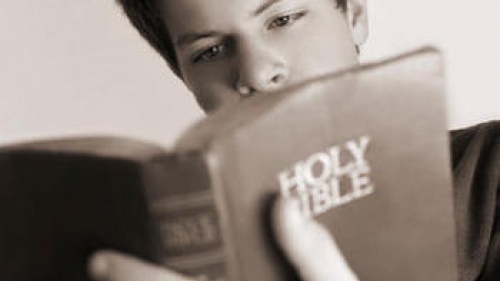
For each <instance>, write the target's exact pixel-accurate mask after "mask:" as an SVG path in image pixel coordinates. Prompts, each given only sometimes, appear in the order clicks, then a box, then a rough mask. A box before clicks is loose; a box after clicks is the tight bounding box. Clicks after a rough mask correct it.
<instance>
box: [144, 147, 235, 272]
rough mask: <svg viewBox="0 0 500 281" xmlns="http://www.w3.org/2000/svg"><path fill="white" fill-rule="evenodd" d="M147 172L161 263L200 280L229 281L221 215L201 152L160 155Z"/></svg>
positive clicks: (145, 177)
mask: <svg viewBox="0 0 500 281" xmlns="http://www.w3.org/2000/svg"><path fill="white" fill-rule="evenodd" d="M144 175H145V176H144V181H145V187H146V194H147V201H148V202H147V203H148V207H149V211H150V213H151V217H152V224H151V225H152V228H151V229H152V231H153V236H154V237H157V239H158V242H157V244H158V245H159V249H156V252H157V253H158V254H157V256H158V258H157V259H158V262H160V263H161V264H162V265H164V266H165V267H168V268H169V269H173V270H175V271H177V272H180V273H182V274H185V275H188V276H191V277H194V278H195V279H196V280H203V281H205V280H206V281H222V280H227V272H226V262H225V260H226V259H225V257H224V249H223V239H222V233H221V228H220V218H219V216H218V213H217V209H216V206H215V200H214V193H213V192H214V191H213V189H212V188H211V180H210V174H209V170H208V166H207V163H206V161H205V159H204V157H203V154H202V152H200V151H193V152H187V153H186V152H183V153H172V154H168V155H162V156H159V157H155V158H153V159H152V160H151V161H150V162H149V163H148V165H147V166H146V169H145V172H144Z"/></svg>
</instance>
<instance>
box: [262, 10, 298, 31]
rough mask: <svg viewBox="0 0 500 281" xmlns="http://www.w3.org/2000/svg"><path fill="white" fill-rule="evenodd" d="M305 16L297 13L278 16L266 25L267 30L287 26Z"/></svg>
mask: <svg viewBox="0 0 500 281" xmlns="http://www.w3.org/2000/svg"><path fill="white" fill-rule="evenodd" d="M305 14H306V13H305V12H297V13H291V14H286V15H281V16H278V17H276V18H274V19H273V20H272V21H271V22H270V23H269V24H268V26H267V29H277V28H280V27H285V26H288V25H290V24H293V23H294V22H295V21H296V20H298V19H300V18H301V17H303V16H304V15H305Z"/></svg>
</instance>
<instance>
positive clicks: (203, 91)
mask: <svg viewBox="0 0 500 281" xmlns="http://www.w3.org/2000/svg"><path fill="white" fill-rule="evenodd" d="M119 2H120V3H121V4H122V6H123V8H124V10H125V12H126V14H127V16H128V17H129V19H130V20H131V22H132V23H133V24H134V25H135V27H136V28H137V29H138V30H139V32H140V33H141V34H142V35H143V37H145V38H146V39H147V40H148V41H149V42H150V44H151V45H152V46H153V47H154V48H155V49H156V50H157V51H158V52H159V53H160V54H161V55H162V56H163V58H164V59H165V60H166V61H167V62H168V63H169V65H170V67H171V68H172V69H173V71H174V72H175V73H176V74H177V75H178V76H179V77H180V78H181V79H182V80H183V82H184V83H185V84H186V85H187V87H188V88H189V89H190V90H191V91H192V92H193V94H194V95H195V96H196V100H197V102H198V104H199V105H200V106H201V107H202V108H203V110H205V112H207V113H209V114H210V112H212V111H214V110H216V109H219V108H222V107H227V106H232V105H233V104H234V103H236V102H239V101H240V100H241V99H244V98H246V97H248V96H251V95H259V94H266V93H270V92H272V91H274V90H277V89H280V88H282V87H285V86H287V85H290V84H293V83H297V82H300V81H303V80H306V79H309V78H311V77H314V76H318V75H323V74H327V73H331V72H335V71H337V70H340V69H343V68H347V67H350V66H353V65H356V64H357V63H358V61H357V55H358V50H359V47H360V46H361V45H362V44H363V43H364V42H365V41H366V39H367V35H368V23H367V11H366V0H156V1H155V0H120V1H119ZM498 127H499V126H498V124H494V123H490V124H486V125H482V126H479V127H476V128H475V129H471V130H464V131H460V132H455V133H454V134H453V135H452V136H453V153H454V154H453V155H454V164H455V166H454V168H455V188H456V207H457V208H456V209H457V212H456V213H457V225H458V231H459V244H458V248H459V253H458V258H459V266H460V275H461V279H462V280H477V278H484V280H486V278H495V277H494V276H495V268H496V266H495V265H496V263H497V262H496V257H495V251H494V249H495V247H496V243H491V245H490V241H494V240H492V239H494V238H495V237H493V235H494V233H495V232H494V230H493V225H494V224H493V222H494V219H495V216H494V214H495V209H494V208H495V196H496V189H497V188H498V177H499V175H498V174H499V170H500V168H499V166H498V165H499V163H500V148H499V141H498V139H499V138H498V131H499V129H498ZM273 215H274V216H276V217H277V219H276V220H275V222H276V223H275V226H276V230H275V232H276V235H277V236H278V240H279V241H280V242H281V243H282V246H283V248H284V251H285V252H286V253H287V254H288V257H289V259H290V260H291V261H292V263H293V264H294V265H296V266H297V268H298V271H299V272H300V274H301V276H302V277H303V278H304V280H310V281H321V280H333V281H335V280H356V277H355V275H354V274H353V273H352V272H351V271H350V270H349V268H348V266H347V265H346V263H345V262H344V260H343V259H342V255H341V254H340V253H339V252H338V250H337V248H336V246H335V243H334V242H333V240H331V239H329V238H328V239H323V238H321V239H318V238H317V237H318V236H328V234H327V233H326V232H325V231H324V229H322V228H321V226H320V225H319V224H316V223H315V222H312V221H307V220H305V219H303V218H301V217H300V216H299V215H298V214H297V212H296V209H294V203H293V202H282V201H280V202H278V203H277V206H276V210H275V212H274V214H273ZM289 228H293V229H294V231H285V229H289ZM297 232H300V233H301V234H300V235H301V237H309V238H310V239H303V238H302V239H294V237H290V236H292V235H294V234H293V233H297ZM488 255H489V256H488ZM487 257H488V261H487V262H486V258H487ZM325 260H327V261H328V262H329V264H332V265H334V266H327V267H324V266H321V267H320V270H318V267H317V266H315V264H320V263H321V262H325ZM315 261H316V262H315ZM318 261H321V262H318ZM90 270H91V273H93V274H94V276H95V277H96V279H98V280H116V281H118V280H123V281H126V280H164V281H169V280H170V281H175V280H189V279H186V278H184V277H181V276H178V275H176V274H174V273H171V272H167V271H166V270H162V269H159V268H157V267H154V266H151V265H147V264H144V263H142V262H139V261H137V260H135V259H133V258H131V257H127V256H124V255H121V254H118V253H112V252H101V253H98V254H97V255H95V256H94V258H93V259H92V260H91V263H90ZM322 270H327V271H328V272H325V271H322ZM481 272H482V275H480V273H481ZM155 278H156V279H155ZM481 280H483V279H481Z"/></svg>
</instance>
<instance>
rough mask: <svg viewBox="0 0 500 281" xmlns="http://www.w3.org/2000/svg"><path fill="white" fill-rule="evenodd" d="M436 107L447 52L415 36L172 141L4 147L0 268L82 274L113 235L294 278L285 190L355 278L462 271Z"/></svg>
mask: <svg viewBox="0 0 500 281" xmlns="http://www.w3.org/2000/svg"><path fill="white" fill-rule="evenodd" d="M445 112H446V111H445V96H444V88H443V67H442V58H441V55H440V53H439V52H438V51H437V50H435V49H433V48H424V49H421V50H418V51H415V52H411V53H408V54H404V55H401V56H398V57H395V58H391V59H388V60H385V61H381V62H378V63H373V64H367V65H362V66H358V67H355V68H353V69H349V70H345V71H341V72H338V73H335V74H332V75H325V76H324V77H318V78H315V79H312V80H310V81H306V82H304V83H301V84H298V85H293V86H291V87H289V88H286V89H283V90H280V91H278V92H276V93H272V94H270V95H267V96H255V97H251V98H248V99H247V100H246V101H244V102H241V103H240V104H238V105H236V106H234V107H231V108H224V109H222V110H220V111H218V112H215V113H214V114H213V115H211V116H209V117H208V118H206V119H204V120H202V121H200V122H199V123H197V124H195V125H194V126H192V127H191V128H190V129H189V130H187V131H186V132H185V133H184V134H183V135H182V136H181V137H180V138H179V140H178V142H177V143H176V145H175V146H174V147H173V148H172V149H171V150H170V151H167V150H164V149H161V148H158V147H155V146H154V145H149V144H145V143H140V142H135V141H132V140H128V139H117V138H88V139H82V138H80V139H70V140H60V141H46V142H38V143H32V144H24V145H17V146H13V147H7V148H4V149H2V150H1V151H0V165H1V166H2V167H4V168H2V169H0V186H3V187H4V188H2V191H1V192H2V195H1V197H2V201H4V202H10V204H7V206H6V207H2V208H4V211H3V214H2V215H1V217H0V221H2V223H3V224H5V222H7V223H6V229H9V230H12V232H9V231H7V232H4V233H2V234H0V241H9V243H6V246H7V247H8V251H3V253H2V254H0V255H3V257H2V258H0V259H1V260H2V263H0V264H1V265H0V266H1V267H3V268H2V269H0V272H3V273H4V272H6V273H7V274H4V276H10V277H12V278H9V280H23V278H25V277H29V279H31V280H54V279H59V280H87V278H88V277H86V275H85V259H86V257H87V256H88V254H89V253H91V252H92V251H93V250H95V249H99V248H114V249H117V250H120V251H124V252H127V253H131V254H133V255H136V256H139V257H141V258H144V259H146V260H149V261H153V262H156V263H159V264H162V265H165V266H167V267H169V268H172V269H175V270H177V271H180V272H182V273H185V274H188V275H190V276H193V277H195V278H198V280H214V281H215V280H217V281H219V280H231V281H245V280H297V279H298V276H297V274H296V273H295V271H294V270H293V269H292V268H291V266H290V265H289V264H288V263H287V261H286V259H285V258H284V257H283V255H282V254H281V252H280V250H279V249H278V248H277V246H276V241H274V240H273V239H274V238H273V236H272V233H271V230H270V222H269V209H270V206H271V204H272V202H273V200H274V198H276V196H278V195H279V194H281V195H282V196H294V197H296V198H298V199H299V200H300V202H301V210H302V211H303V212H304V213H305V214H306V215H309V216H311V217H314V218H315V219H317V220H318V221H319V222H320V223H322V224H324V225H325V226H326V227H327V228H328V229H329V231H331V233H332V234H333V235H334V237H335V239H336V241H337V243H338V244H339V247H340V248H341V250H342V252H343V254H344V255H345V257H346V260H347V261H348V263H349V264H350V266H351V267H352V268H353V270H354V272H356V274H357V275H358V277H359V279H360V280H415V281H416V280H457V264H456V245H455V225H454V218H453V196H452V185H451V170H450V166H449V161H450V159H449V151H448V150H449V148H448V145H449V142H448V133H447V131H446V113H445ZM13 202H15V203H13ZM2 205H4V203H2ZM42 246H43V247H42ZM33 252H35V254H33ZM0 257H1V256H0ZM12 257H14V258H12ZM26 268H30V269H32V270H26ZM9 274H10V275H9ZM23 274H24V275H23ZM34 274H35V275H34ZM19 276H21V277H19ZM24 280H26V279H24Z"/></svg>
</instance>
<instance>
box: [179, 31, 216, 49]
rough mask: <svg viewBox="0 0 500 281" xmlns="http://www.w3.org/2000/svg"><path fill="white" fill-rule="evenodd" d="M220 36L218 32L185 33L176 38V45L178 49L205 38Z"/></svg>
mask: <svg viewBox="0 0 500 281" xmlns="http://www.w3.org/2000/svg"><path fill="white" fill-rule="evenodd" d="M218 35H220V33H219V32H216V31H204V32H193V33H185V34H182V35H180V36H178V37H177V38H176V40H175V41H174V43H175V45H177V46H178V47H180V46H182V45H189V44H192V43H194V42H196V41H197V40H200V39H203V38H209V37H215V36H218Z"/></svg>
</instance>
